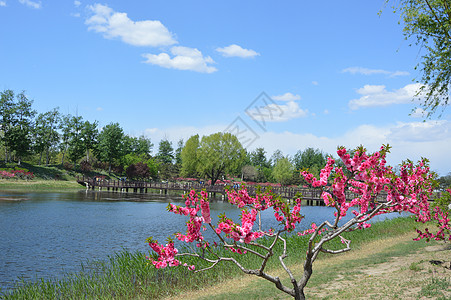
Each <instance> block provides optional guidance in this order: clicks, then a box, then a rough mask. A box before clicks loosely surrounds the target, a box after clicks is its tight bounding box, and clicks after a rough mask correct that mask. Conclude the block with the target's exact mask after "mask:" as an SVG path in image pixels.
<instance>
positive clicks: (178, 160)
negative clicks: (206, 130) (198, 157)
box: [175, 139, 184, 166]
mask: <svg viewBox="0 0 451 300" xmlns="http://www.w3.org/2000/svg"><path fill="white" fill-rule="evenodd" d="M183 146H184V143H183V139H180V140H179V141H178V142H177V149H175V164H176V165H177V166H181V165H182V149H183Z"/></svg>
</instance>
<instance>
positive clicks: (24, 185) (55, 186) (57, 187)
mask: <svg viewBox="0 0 451 300" xmlns="http://www.w3.org/2000/svg"><path fill="white" fill-rule="evenodd" d="M80 189H83V187H82V186H81V185H79V184H78V183H77V182H76V181H75V179H74V180H73V181H62V180H43V179H33V180H14V179H1V180H0V190H1V191H27V192H34V191H42V192H45V191H71V190H72V191H76V190H80Z"/></svg>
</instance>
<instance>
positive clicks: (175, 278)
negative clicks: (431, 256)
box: [0, 218, 415, 299]
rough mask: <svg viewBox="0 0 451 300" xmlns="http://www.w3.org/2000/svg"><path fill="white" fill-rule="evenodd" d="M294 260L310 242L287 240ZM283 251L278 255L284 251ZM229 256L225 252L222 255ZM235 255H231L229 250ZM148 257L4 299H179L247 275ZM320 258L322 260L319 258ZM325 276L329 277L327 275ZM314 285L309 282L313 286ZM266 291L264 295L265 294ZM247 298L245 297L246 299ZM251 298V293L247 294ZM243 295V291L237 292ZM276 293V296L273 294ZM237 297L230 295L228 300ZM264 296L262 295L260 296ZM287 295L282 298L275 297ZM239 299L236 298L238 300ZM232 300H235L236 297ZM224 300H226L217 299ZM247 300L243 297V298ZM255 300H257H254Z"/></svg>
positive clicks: (393, 225)
mask: <svg viewBox="0 0 451 300" xmlns="http://www.w3.org/2000/svg"><path fill="white" fill-rule="evenodd" d="M414 227H415V223H414V221H413V220H412V219H411V218H397V219H393V220H388V221H384V222H379V223H376V224H373V226H372V227H371V228H369V229H365V230H364V231H354V232H352V233H349V234H348V236H347V238H351V239H352V240H353V244H352V245H353V248H354V249H355V248H359V247H360V246H361V245H363V244H364V243H366V242H369V241H373V240H376V239H379V238H380V237H390V236H397V235H401V234H404V233H406V232H409V231H412V230H413V228H414ZM287 239H288V253H289V255H290V256H289V257H288V258H287V259H286V261H287V263H288V264H290V265H293V264H294V263H299V261H300V260H302V261H303V258H304V257H303V256H304V255H305V250H306V242H307V238H306V237H295V236H292V237H287ZM340 245H341V242H340V241H339V240H337V241H334V242H331V243H330V245H328V246H329V247H330V248H334V247H335V248H337V247H339V246H340ZM280 250H281V247H279V248H278V249H277V250H276V252H277V251H280ZM223 251H225V250H223ZM406 251H407V252H409V251H415V249H413V248H412V247H411V244H410V245H405V246H401V248H398V247H393V249H391V250H390V251H388V252H387V253H385V254H380V255H375V256H373V257H371V259H362V260H359V261H356V262H351V264H354V263H355V264H358V263H364V264H368V265H371V264H375V263H378V262H381V261H383V260H384V259H386V257H387V256H393V255H399V256H400V255H405V254H406ZM227 254H228V255H230V252H229V251H227ZM144 256H145V254H143V253H129V252H120V253H117V254H115V255H113V256H112V257H110V258H109V260H107V261H103V262H91V263H88V264H85V265H83V267H82V271H81V272H80V273H78V274H68V275H66V276H65V277H64V278H63V279H61V280H39V281H36V282H19V283H18V284H17V286H16V288H15V289H14V290H13V291H12V292H10V293H3V294H0V298H3V299H80V298H86V299H112V298H115V299H149V298H150V299H155V298H161V297H164V296H168V295H176V294H180V293H183V292H185V291H187V290H192V289H197V288H201V287H203V286H210V285H212V284H215V283H218V282H222V281H226V280H228V279H231V278H234V277H236V276H241V275H242V273H241V271H240V270H238V268H237V267H235V266H234V265H232V264H227V263H222V264H220V265H218V266H217V267H215V268H214V269H212V270H208V271H205V272H200V273H193V272H190V271H188V270H187V269H186V268H185V267H175V268H167V269H163V270H157V269H155V268H154V267H153V266H152V265H149V263H148V261H147V260H146V259H144ZM234 256H235V257H236V258H237V259H240V261H241V262H242V264H243V265H244V266H248V267H250V266H254V267H255V266H256V265H258V259H256V257H255V256H254V255H250V254H245V255H238V254H235V255H234ZM320 259H321V258H320ZM183 262H186V263H188V264H189V265H190V264H195V265H196V267H197V269H199V268H202V267H205V266H206V265H205V264H204V263H203V262H199V261H197V260H196V259H195V258H187V259H183ZM348 267H349V262H348V263H347V264H346V266H345V265H339V266H335V267H334V268H336V270H335V269H334V270H335V271H338V270H339V269H341V268H348ZM268 268H269V269H276V268H280V265H279V262H278V258H277V257H274V259H272V260H270V262H269V264H268ZM334 270H330V272H327V274H328V275H327V276H330V280H332V279H333V278H334V275H333V274H334V273H336V272H334ZM315 275H316V274H314V276H313V277H312V279H311V282H312V284H314V283H315V281H316V280H322V281H323V282H324V280H325V279H327V278H318V279H316V278H315ZM323 276H326V275H323ZM309 284H310V283H309ZM255 289H256V290H257V291H258V293H257V294H259V293H261V292H262V291H264V290H266V289H267V290H268V293H269V291H273V290H274V291H276V289H275V288H274V285H272V284H270V283H267V282H265V281H264V280H262V281H259V285H258V287H255ZM262 289H263V290H262ZM252 290H253V289H251V290H249V291H239V294H240V296H243V295H247V296H246V299H254V298H255V297H256V296H255V295H256V293H255V292H254V293H253V292H252ZM243 293H244V294H243ZM246 293H248V294H246ZM237 294H238V292H237ZM271 294H272V293H271ZM233 295H234V291H233V290H232V291H230V295H229V297H228V298H230V297H232V296H233ZM260 295H261V294H260ZM274 295H275V297H277V295H283V294H279V293H275V294H274ZM233 297H234V296H233ZM233 297H232V298H233ZM218 299H221V298H218ZM243 299H244V298H243ZM255 299H256V298H255Z"/></svg>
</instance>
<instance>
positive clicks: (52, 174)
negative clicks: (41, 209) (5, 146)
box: [0, 162, 106, 192]
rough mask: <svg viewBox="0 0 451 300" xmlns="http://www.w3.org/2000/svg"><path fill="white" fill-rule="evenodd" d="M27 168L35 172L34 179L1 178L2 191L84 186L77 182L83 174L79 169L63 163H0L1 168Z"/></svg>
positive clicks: (78, 187) (67, 189)
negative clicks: (73, 168)
mask: <svg viewBox="0 0 451 300" xmlns="http://www.w3.org/2000/svg"><path fill="white" fill-rule="evenodd" d="M14 168H16V169H17V168H20V169H26V170H27V171H29V172H32V173H33V179H28V180H26V179H20V178H8V179H0V191H30V192H31V191H71V190H73V191H75V190H80V189H83V188H84V187H83V186H81V185H80V184H78V183H77V177H82V176H83V174H82V173H80V172H78V171H77V170H66V169H64V168H63V167H62V166H61V165H52V166H37V165H32V164H28V163H25V162H24V163H22V164H21V165H20V166H18V165H17V164H15V163H9V164H4V163H0V169H14ZM87 175H88V176H91V177H92V176H99V175H104V176H106V174H104V173H101V172H90V173H89V174H87Z"/></svg>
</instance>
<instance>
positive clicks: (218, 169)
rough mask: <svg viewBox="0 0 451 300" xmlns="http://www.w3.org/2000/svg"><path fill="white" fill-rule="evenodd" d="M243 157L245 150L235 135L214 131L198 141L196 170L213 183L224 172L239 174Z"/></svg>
mask: <svg viewBox="0 0 451 300" xmlns="http://www.w3.org/2000/svg"><path fill="white" fill-rule="evenodd" d="M245 157H246V151H245V150H244V148H243V146H242V145H241V143H240V142H239V140H238V138H237V137H236V136H234V135H232V134H230V133H222V132H218V133H214V134H212V135H209V136H204V137H202V140H201V141H200V145H199V150H198V164H197V171H198V172H199V173H200V174H202V175H204V176H206V177H207V178H209V179H210V180H211V185H214V184H215V183H216V181H218V179H220V178H221V176H223V175H224V174H225V173H226V172H228V173H234V174H239V173H240V172H241V167H242V166H243V162H244V160H245Z"/></svg>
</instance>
